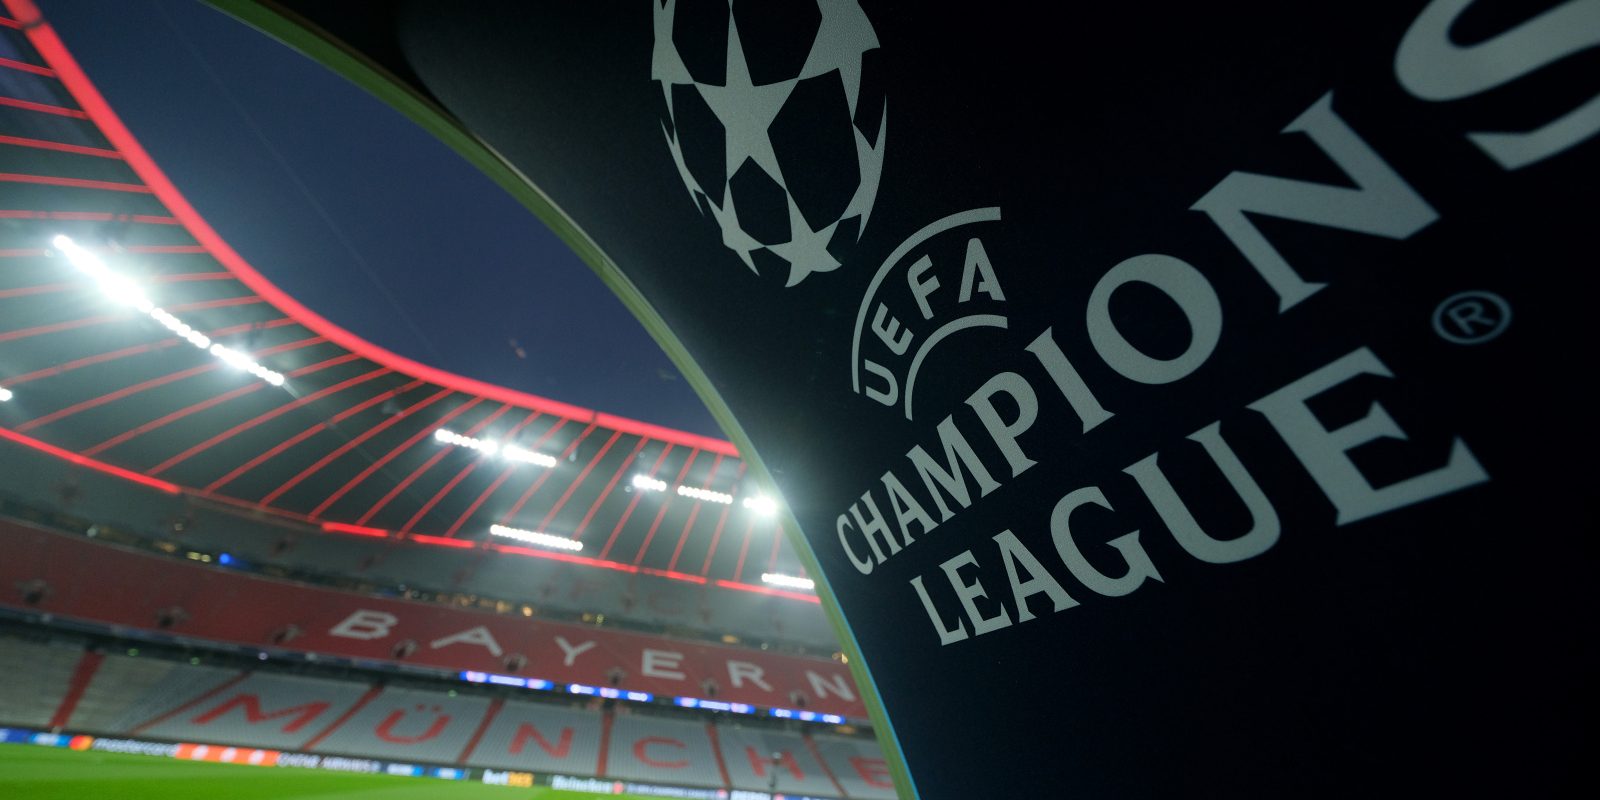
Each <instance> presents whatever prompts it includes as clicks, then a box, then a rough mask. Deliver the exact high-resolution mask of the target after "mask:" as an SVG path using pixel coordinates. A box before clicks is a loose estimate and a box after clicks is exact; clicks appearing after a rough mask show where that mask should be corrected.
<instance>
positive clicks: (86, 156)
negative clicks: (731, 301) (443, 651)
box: [0, 3, 815, 601]
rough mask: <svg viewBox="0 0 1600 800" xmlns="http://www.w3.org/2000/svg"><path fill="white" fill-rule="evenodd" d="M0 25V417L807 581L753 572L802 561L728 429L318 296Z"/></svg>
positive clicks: (25, 431) (40, 45)
mask: <svg viewBox="0 0 1600 800" xmlns="http://www.w3.org/2000/svg"><path fill="white" fill-rule="evenodd" d="M30 6H31V4H30V3H15V4H11V7H12V8H14V9H15V8H22V9H27V8H29V7H30ZM0 37H3V38H4V40H5V41H4V44H5V45H7V46H8V49H9V50H10V51H11V52H10V53H0V197H3V198H4V199H3V201H0V400H4V402H0V438H5V439H9V440H11V441H13V442H17V443H20V444H24V445H27V446H30V447H33V448H35V449H38V450H42V451H44V452H47V453H51V454H53V455H56V456H59V457H61V458H66V459H69V460H72V461H75V462H77V463H80V464H82V465H84V466H87V467H91V468H95V469H100V470H103V471H108V472H111V473H113V474H117V475H119V476H121V477H124V478H127V479H129V480H133V481H136V482H139V483H143V484H146V485H148V486H151V487H155V488H158V489H161V490H163V491H168V492H173V493H184V494H188V495H191V496H194V497H196V498H203V499H205V500H209V501H213V502H216V503H220V504H225V505H230V506H236V507H240V508H243V509H249V510H254V511H259V512H265V513H269V514H273V515H277V516H281V517H284V518H287V519H292V520H296V521H299V522H302V523H308V524H311V525H315V526H320V527H321V528H322V529H323V530H325V531H328V532H330V533H339V534H354V535H364V536H370V537H374V538H377V537H382V538H384V539H387V540H393V539H406V540H409V541H413V542H416V543H419V544H424V545H434V546H441V547H455V548H480V549H497V550H500V551H502V552H506V553H512V554H518V555H527V556H533V557H540V558H554V559H560V560H566V561H573V562H577V563H582V564H588V565H592V566H598V567H605V568H613V569H622V570H627V571H638V572H645V573H652V574H659V575H663V576H665V577H669V578H676V579H680V580H686V581H692V582H697V583H705V582H720V583H722V584H723V585H727V586H730V587H731V588H748V589H751V590H754V591H762V592H766V593H771V594H779V595H784V596H792V597H800V598H804V599H808V600H813V601H814V599H815V598H814V597H812V596H810V595H804V594H796V593H794V592H792V591H788V590H784V589H778V588H773V587H770V586H763V585H761V584H760V581H759V576H760V575H761V574H762V573H764V572H778V573H787V574H791V575H798V574H800V571H801V567H800V566H799V563H798V559H796V558H795V556H794V555H793V553H792V551H791V550H789V548H788V546H787V544H786V543H785V542H783V537H782V536H781V535H778V534H779V533H780V531H779V530H778V525H779V523H778V521H777V517H775V516H773V515H771V514H763V513H761V509H759V508H756V507H751V504H746V503H745V502H744V501H745V500H747V499H752V500H754V499H755V498H756V497H757V496H758V495H759V490H758V489H757V488H756V487H754V486H753V485H750V484H753V481H746V480H745V464H744V462H743V461H742V460H741V459H740V458H739V456H738V453H737V451H736V450H735V448H734V447H733V445H732V444H730V443H729V442H726V441H723V440H719V439H713V438H709V437H705V436H701V435H697V434H692V433H687V432H683V431H678V430H674V429H670V428H665V427H661V426H657V425H652V424H648V423H644V422H640V421H637V420H633V419H627V418H623V417H618V416H613V415H609V414H605V413H601V412H597V411H593V410H590V409H586V408H580V407H577V406H572V405H567V404H564V403H560V402H557V401H553V400H549V399H546V398H542V397H537V396H533V395H529V394H524V393H521V392H517V391H513V390H510V389H507V388H504V387H500V386H495V385H492V384H488V383H484V382H480V381H476V380H472V379H468V378H464V377H461V376H458V375H454V374H451V373H449V372H446V371H444V370H441V369H438V368H436V367H431V366H427V365H424V364H420V363H417V362H415V361H411V360H409V359H406V358H404V357H401V356H398V355H396V354H394V353H391V352H388V351H386V350H383V349H382V348H379V347H377V346H375V345H373V344H371V343H369V342H367V341H365V340H363V339H361V338H359V337H357V336H355V335H353V334H351V333H349V332H348V331H345V330H343V329H342V328H340V327H339V326H338V325H336V324H334V323H332V322H330V321H328V320H326V319H323V318H322V317H320V316H318V315H317V314H316V313H314V312H312V311H311V310H310V309H308V308H306V307H305V306H304V305H302V304H301V303H299V302H298V301H296V300H295V299H294V298H293V297H290V296H288V295H287V294H286V293H284V292H283V291H281V290H280V289H278V288H277V287H275V286H274V285H272V284H271V283H270V282H269V281H267V280H266V279H265V278H264V277H262V275H261V274H260V273H259V272H257V271H256V270H255V269H254V268H252V267H251V265H250V264H248V263H246V261H245V259H244V258H242V257H241V256H240V255H239V254H238V253H236V252H235V251H234V250H233V249H232V248H231V247H230V246H229V245H228V243H227V242H226V241H224V240H223V239H222V238H221V237H220V236H219V235H218V234H217V233H216V232H215V231H214V230H212V229H211V228H210V227H209V226H208V225H207V224H206V222H205V220H204V219H202V218H201V217H200V215H199V214H198V213H197V212H196V211H195V209H194V208H193V207H191V206H190V205H189V203H188V202H187V201H185V199H184V197H183V195H182V193H181V192H180V191H179V189H178V188H177V187H176V186H174V185H173V184H172V182H171V181H169V180H168V179H167V178H166V177H165V175H164V174H163V173H162V171H161V169H160V168H159V167H158V166H157V165H156V164H155V162H154V161H153V160H152V159H151V158H150V157H149V156H148V155H147V154H146V153H145V151H144V150H143V149H142V148H141V147H140V145H139V143H138V141H137V140H136V139H135V138H134V137H133V135H132V134H131V133H130V132H129V131H128V129H127V128H126V127H125V126H124V125H123V124H122V123H121V122H120V121H119V120H118V118H117V115H116V114H115V112H114V111H113V110H112V109H111V108H110V106H109V105H108V104H107V103H106V101H105V100H104V99H103V98H102V97H101V96H100V94H99V93H98V92H97V91H96V89H95V87H94V85H93V83H92V82H91V81H90V79H89V78H88V76H86V75H85V74H84V73H83V72H82V70H81V69H80V68H79V67H78V66H77V64H76V62H75V61H74V60H73V58H72V56H71V54H70V53H69V52H68V51H67V49H66V48H65V47H64V46H63V45H62V43H61V41H60V39H59V38H58V37H57V36H56V35H55V33H54V32H53V31H52V29H51V28H50V27H49V26H48V25H47V24H38V25H33V24H24V23H22V22H19V21H17V20H16V19H10V18H0ZM264 219H265V221H264V223H263V224H269V225H270V224H271V223H270V215H266V214H264ZM58 237H66V238H58ZM280 377H281V381H282V383H281V385H278V383H277V382H278V380H279V379H280ZM7 395H9V399H7ZM635 478H639V480H638V481H637V485H636V481H635ZM496 525H498V526H504V527H505V528H509V529H512V530H510V531H508V532H509V533H511V534H512V536H513V537H518V536H520V538H521V539H522V541H519V540H518V539H517V538H502V537H497V536H492V535H491V534H490V529H491V526H496ZM529 533H547V534H550V535H552V536H554V537H557V538H559V539H572V540H576V541H578V542H581V550H577V551H575V552H574V551H572V550H570V549H546V548H543V547H529V546H527V540H529V539H537V538H538V537H530V536H529V535H528V534H529ZM558 544H559V543H558ZM568 547H569V548H570V545H568Z"/></svg>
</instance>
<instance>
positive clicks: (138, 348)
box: [0, 317, 298, 386]
mask: <svg viewBox="0 0 1600 800" xmlns="http://www.w3.org/2000/svg"><path fill="white" fill-rule="evenodd" d="M295 324H298V323H296V322H295V321H294V320H292V319H289V318H288V317H283V318H281V319H275V320H270V321H268V322H246V323H244V324H242V325H229V326H227V327H224V328H217V329H215V330H210V331H206V332H205V333H206V335H207V336H209V337H211V338H212V339H217V338H221V337H223V336H229V335H232V334H235V333H242V332H244V331H247V330H250V329H252V328H257V329H261V330H267V329H271V328H281V327H284V326H285V325H295ZM179 344H186V342H185V341H184V340H183V339H179V338H177V337H176V336H174V337H172V338H170V339H162V340H161V341H159V342H151V343H149V344H139V345H134V346H132V347H124V348H122V349H120V350H112V351H111V352H109V353H100V354H98V355H92V356H84V357H83V358H80V359H76V360H74V361H68V362H66V363H63V364H57V365H55V366H53V367H46V368H44V369H41V370H35V371H33V372H28V373H24V374H22V375H17V376H15V377H11V378H7V379H6V380H5V381H3V382H0V383H4V384H5V385H6V386H15V385H17V384H20V383H27V382H28V381H33V380H38V379H40V378H49V377H54V376H56V375H60V374H61V373H63V372H71V371H72V370H75V369H81V368H83V367H87V366H91V365H94V364H101V363H104V362H106V361H114V360H116V359H119V358H125V357H127V356H133V355H138V354H140V353H148V352H151V351H153V350H160V349H162V348H166V347H174V346H176V345H179Z"/></svg>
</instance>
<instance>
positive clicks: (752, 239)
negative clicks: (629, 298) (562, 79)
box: [650, 0, 888, 286]
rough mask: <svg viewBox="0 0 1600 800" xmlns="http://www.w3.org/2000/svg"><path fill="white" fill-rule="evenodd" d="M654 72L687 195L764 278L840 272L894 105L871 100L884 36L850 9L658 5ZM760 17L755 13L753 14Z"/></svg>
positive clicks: (721, 2)
mask: <svg viewBox="0 0 1600 800" xmlns="http://www.w3.org/2000/svg"><path fill="white" fill-rule="evenodd" d="M653 6H654V9H655V45H654V49H653V51H652V54H651V63H650V75H651V78H653V79H654V80H655V81H656V82H657V83H658V84H659V85H660V88H661V92H662V99H663V100H664V101H665V103H666V118H665V119H663V120H662V121H661V128H662V133H663V134H664V135H665V137H666V141H667V147H668V149H669V150H670V152H671V153H672V161H673V163H674V164H675V165H677V168H678V175H679V177H681V178H682V179H683V184H684V187H685V188H686V189H688V191H689V199H690V200H691V201H692V202H693V203H694V204H695V206H696V207H697V208H699V209H700V211H701V213H702V214H704V215H705V216H708V217H710V218H711V219H712V220H714V221H715V222H716V224H717V226H718V227H719V228H720V229H721V230H722V243H723V244H724V245H726V246H727V247H728V249H729V250H732V251H733V252H734V254H735V255H737V256H738V257H739V259H740V260H741V261H743V262H744V264H745V266H746V267H749V268H750V269H751V270H752V271H754V272H756V273H757V274H771V275H773V276H774V277H781V278H782V279H783V280H784V284H785V285H786V286H795V285H798V284H799V283H800V282H801V281H803V280H805V279H806V276H808V275H810V274H812V273H814V272H829V271H831V270H835V269H838V268H839V266H840V265H841V263H842V258H843V257H845V256H847V255H848V254H849V253H850V252H851V251H852V250H853V248H854V245H855V243H856V241H857V240H859V239H860V238H861V232H862V231H863V230H865V229H866V227H867V222H868V220H869V219H870V217H871V215H872V205H873V202H874V201H875V200H876V199H877V196H878V177H879V175H880V174H881V172H882V168H883V152H884V141H885V138H886V137H887V130H888V125H887V114H888V108H887V100H886V99H885V98H884V97H882V96H881V95H874V94H872V93H871V92H869V91H864V89H863V87H864V84H863V71H864V68H865V56H866V54H867V53H868V52H870V51H874V50H876V49H878V38H877V35H876V34H875V33H874V32H873V29H872V23H871V22H869V21H868V20H867V17H866V14H865V13H863V12H862V10H861V8H860V6H858V5H857V4H856V2H855V0H818V2H816V3H814V4H813V3H794V4H785V6H784V7H783V8H778V7H777V6H772V7H769V6H768V4H765V3H743V4H740V5H738V6H734V4H733V2H732V0H707V1H702V2H693V0H690V1H689V2H680V0H666V2H664V3H657V4H653ZM752 17H754V18H752Z"/></svg>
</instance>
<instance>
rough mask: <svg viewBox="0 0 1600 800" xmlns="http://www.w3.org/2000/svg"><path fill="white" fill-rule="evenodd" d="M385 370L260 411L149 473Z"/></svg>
mask: <svg viewBox="0 0 1600 800" xmlns="http://www.w3.org/2000/svg"><path fill="white" fill-rule="evenodd" d="M385 371H386V370H374V371H372V372H369V373H367V374H366V375H362V376H358V377H355V378H350V379H349V380H346V381H343V382H341V383H337V384H334V385H333V386H329V387H328V388H326V389H319V390H317V391H315V392H313V393H311V394H308V395H306V396H305V397H300V398H296V399H295V400H294V401H292V402H289V403H285V404H283V405H281V406H278V407H277V408H274V409H272V410H271V411H267V412H265V413H262V414H259V415H257V416H254V417H251V418H250V419H247V420H245V421H244V422H241V423H239V424H237V425H235V426H233V427H231V428H229V429H227V430H225V431H222V432H221V433H218V434H216V435H214V436H212V437H211V438H209V439H206V440H205V441H203V442H200V443H199V444H196V445H193V446H191V447H190V448H189V449H187V450H184V451H183V452H181V453H178V454H177V455H175V456H173V457H171V458H169V459H167V460H166V461H163V462H161V463H160V464H157V465H156V467H155V469H152V470H150V474H151V475H159V474H161V473H163V472H166V471H167V470H169V469H172V468H173V467H175V466H177V465H178V464H181V463H183V462H184V461H187V460H189V459H190V458H193V457H194V456H196V455H198V454H200V453H202V452H205V451H206V450H209V449H211V448H213V447H215V446H217V445H218V444H221V443H222V442H225V441H227V440H228V439H232V438H233V437H235V436H237V435H239V434H241V433H243V432H245V431H247V430H250V429H251V428H254V427H256V426H257V425H260V424H262V423H263V422H267V421H270V420H274V419H277V418H278V417H281V416H283V415H284V414H287V413H289V412H290V411H293V410H295V409H297V408H299V407H301V406H303V405H305V404H307V403H310V402H313V401H315V400H319V399H321V398H323V397H327V396H328V395H330V394H333V393H334V392H337V391H340V390H342V389H346V388H348V387H351V386H354V385H356V384H358V383H361V382H362V381H364V380H368V379H371V378H375V377H377V376H379V375H382V374H383V373H384V372H385ZM323 424H326V423H321V424H318V425H317V429H318V430H320V429H321V428H322V427H323ZM217 485H218V484H215V483H213V484H212V485H211V486H208V487H206V491H211V490H212V489H215V488H216V487H217Z"/></svg>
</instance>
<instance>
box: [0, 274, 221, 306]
mask: <svg viewBox="0 0 1600 800" xmlns="http://www.w3.org/2000/svg"><path fill="white" fill-rule="evenodd" d="M233 279H234V278H233V274H232V273H228V272H187V273H183V274H177V275H153V276H151V277H149V278H147V279H146V280H148V281H150V282H152V283H185V282H195V281H231V280H233ZM83 288H85V287H84V285H83V284H82V283H77V282H73V283H40V284H36V285H33V286H20V287H17V288H15V289H0V300H4V299H7V298H12V297H30V296H32V295H36V294H54V293H56V292H70V291H74V290H77V289H83Z"/></svg>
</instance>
